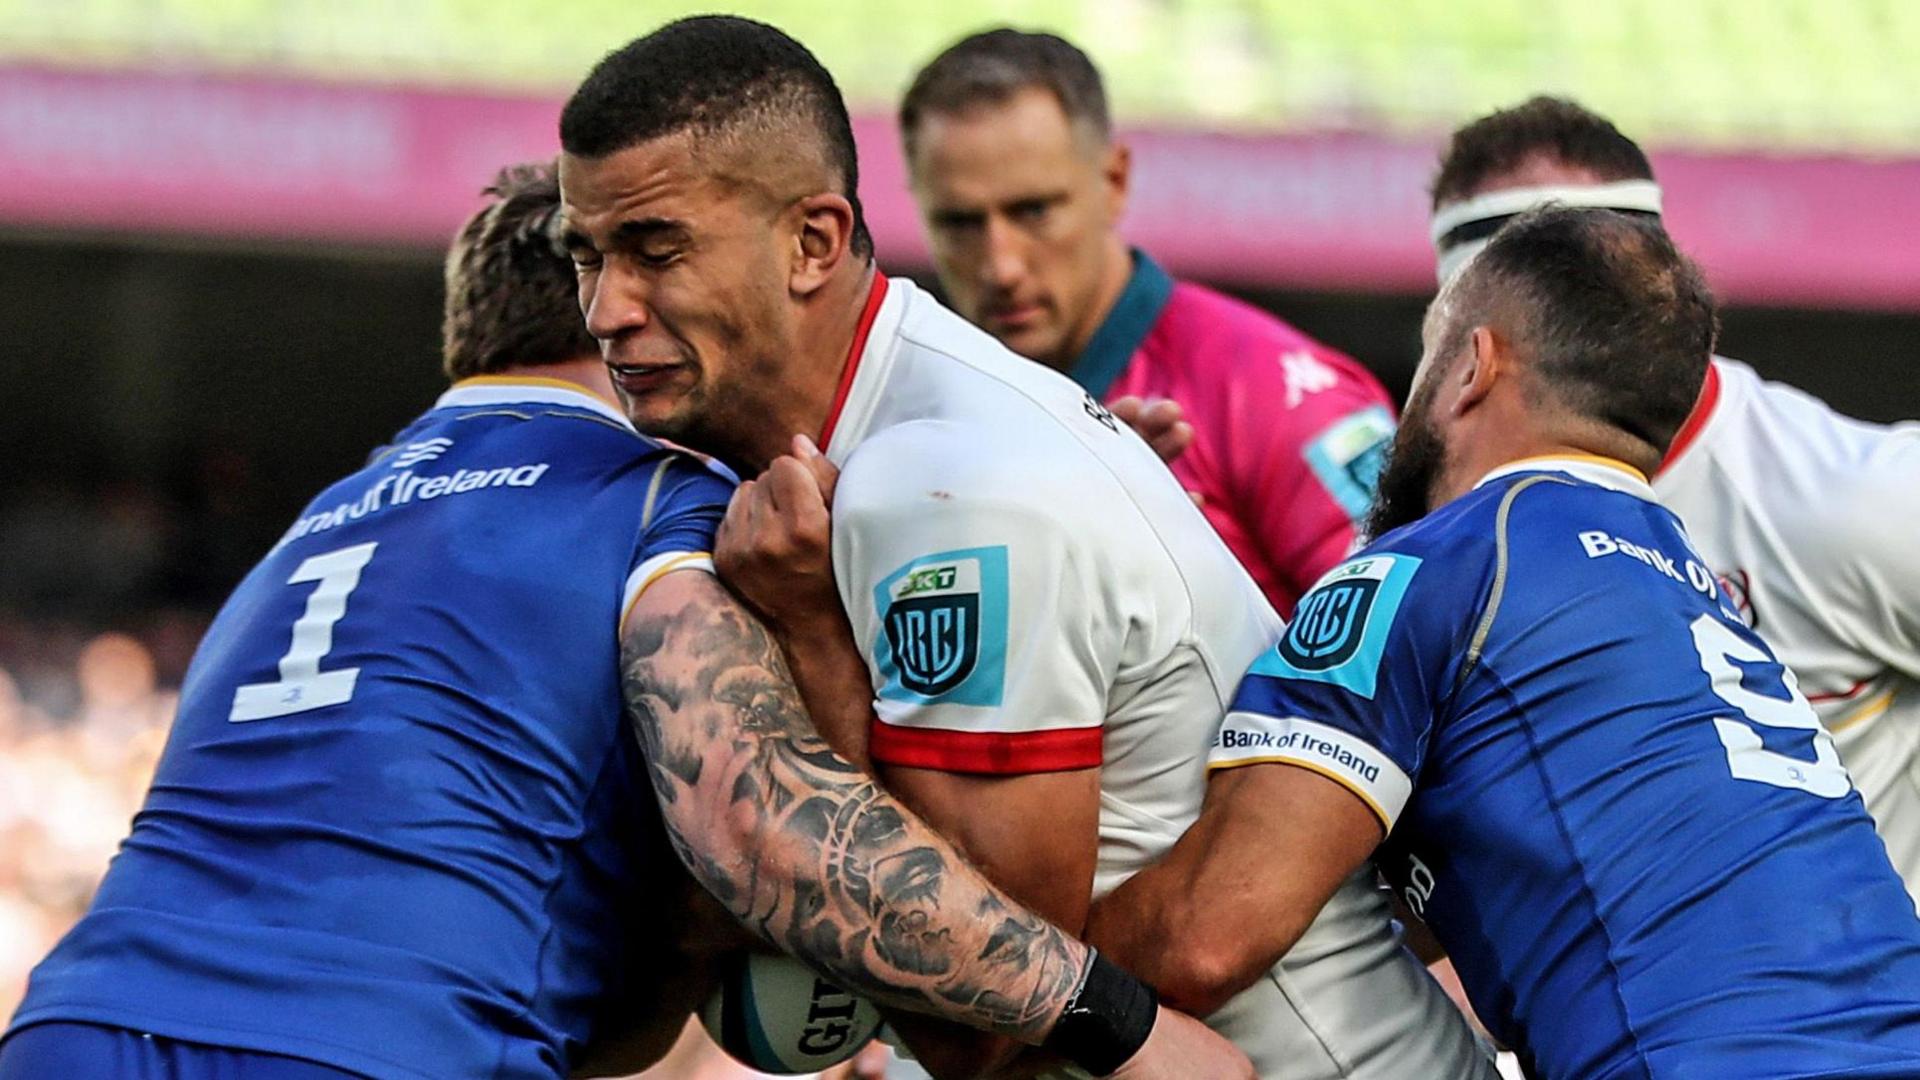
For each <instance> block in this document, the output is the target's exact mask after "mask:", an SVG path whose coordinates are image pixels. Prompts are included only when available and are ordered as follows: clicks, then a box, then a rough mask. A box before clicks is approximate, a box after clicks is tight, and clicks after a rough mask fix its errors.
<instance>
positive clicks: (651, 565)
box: [618, 551, 713, 632]
mask: <svg viewBox="0 0 1920 1080" xmlns="http://www.w3.org/2000/svg"><path fill="white" fill-rule="evenodd" d="M675 570H704V571H706V572H707V573H709V574H711V573H713V554H712V553H711V552H706V551H663V552H661V553H660V554H658V555H655V556H654V557H652V558H651V559H648V560H647V561H646V562H643V563H641V564H640V565H639V566H636V567H634V568H633V573H631V574H628V575H627V587H626V590H625V592H624V593H623V594H622V595H621V597H620V625H619V627H618V629H619V630H620V631H621V632H625V631H626V628H627V616H628V615H631V614H632V613H633V605H634V604H636V603H639V601H640V594H641V593H643V592H646V591H647V586H649V585H651V584H653V583H654V582H656V581H659V580H660V579H661V578H662V577H665V576H666V575H668V574H671V573H672V572H674V571H675Z"/></svg>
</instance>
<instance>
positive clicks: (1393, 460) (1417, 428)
mask: <svg viewBox="0 0 1920 1080" xmlns="http://www.w3.org/2000/svg"><path fill="white" fill-rule="evenodd" d="M1425 404H1426V402H1424V401H1410V402H1408V403H1407V411H1406V413H1405V414H1404V415H1403V416H1401V418H1400V430H1399V431H1397V432H1395V433H1394V436H1393V445H1392V446H1390V447H1388V449H1387V464H1386V467H1385V468H1384V469H1382V470H1381V471H1380V482H1379V484H1378V485H1377V486H1376V487H1375V489H1374V496H1373V506H1372V508H1371V509H1369V510H1368V511H1367V522H1366V525H1365V527H1364V531H1365V535H1364V536H1363V538H1362V539H1364V540H1365V541H1366V542H1367V543H1372V542H1374V541H1375V540H1378V539H1380V538H1381V537H1382V536H1385V535H1386V534H1387V533H1389V532H1392V531H1393V530H1395V529H1397V528H1399V527H1401V526H1402V525H1411V524H1413V523H1414V522H1416V521H1419V520H1420V519H1421V518H1423V517H1426V516H1427V514H1428V512H1430V511H1431V510H1432V509H1433V506H1432V502H1433V487H1434V483H1435V482H1436V481H1437V480H1439V478H1440V472H1441V470H1442V469H1443V468H1445V466H1446V462H1447V448H1446V444H1444V443H1442V442H1441V441H1440V436H1439V435H1438V434H1437V433H1436V432H1435V431H1434V430H1433V425H1432V424H1430V423H1428V422H1427V416H1426V412H1427V410H1426V409H1425V407H1424V406H1425Z"/></svg>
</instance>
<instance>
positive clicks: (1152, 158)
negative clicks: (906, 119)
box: [0, 67, 1920, 309]
mask: <svg viewBox="0 0 1920 1080" xmlns="http://www.w3.org/2000/svg"><path fill="white" fill-rule="evenodd" d="M558 106H559V102H558V100H557V99H555V98H551V97H505V96H491V95H486V94H477V93H461V92H441V91H430V90H422V89H418V88H394V87H382V86H355V85H342V84H332V83H309V82H299V81H293V80H286V79H275V78H231V77H212V76H204V75H193V74H174V73H160V72H156V73H91V72H77V71H65V70H53V69H39V68H22V67H15V68H4V67H0V227H11V228H32V229H40V230H44V229H54V230H63V229H79V230H88V231H95V232H97V231H103V230H105V231H131V232H139V233H146V234H176V235H177V234H189V235H213V236H222V237H265V238H270V239H275V240H280V241H296V242H298V241H304V240H312V241H316V242H326V243H339V242H346V243H374V244H384V245H412V246H437V245H438V244H440V243H442V242H443V241H444V240H445V239H446V238H447V237H448V236H449V235H450V233H451V231H452V230H453V228H454V227H455V226H456V225H457V224H458V223H459V221H460V220H461V218H462V217H463V216H464V215H465V214H466V213H467V212H468V211H469V210H470V209H471V208H472V207H473V206H474V205H475V204H476V200H477V194H478V191H479V188H480V187H481V186H482V185H483V184H484V183H485V182H486V180H487V179H488V178H489V177H490V176H491V175H492V173H493V171H494V170H495V169H496V168H497V167H498V166H499V165H501V164H503V163H506V162H510V161H518V160H524V159H528V158H534V157H539V156H542V155H546V154H550V153H552V152H553V149H554V146H555V134H554V119H555V115H556V113H557V111H558ZM855 127H856V133H857V135H858V137H859V139H860V142H861V148H862V164H863V168H864V172H865V175H864V177H863V182H862V185H861V192H862V196H863V198H864V200H865V202H866V205H867V208H868V213H869V216H870V218H871V220H872V224H873V231H874V234H875V237H876V240H877V242H878V244H879V247H880V250H881V253H882V255H883V256H884V257H885V258H886V259H887V260H888V261H889V262H892V263H895V264H898V265H916V264H921V263H924V261H925V244H924V242H923V241H922V239H921V235H920V229H919V224H918V221H917V220H916V218H915V215H914V211H913V206H912V203H911V201H910V199H909V197H908V193H907V190H906V185H905V173H904V169H903V165H902V162H901V160H900V151H899V144H898V141H897V139H896V138H895V137H894V134H893V131H892V128H891V124H890V121H889V119H888V118H887V117H886V116H885V115H884V114H880V115H871V116H864V117H861V118H858V119H857V120H856V122H855ZM1129 138H1130V139H1131V141H1132V143H1133V146H1134V160H1135V162H1136V174H1135V187H1134V194H1133V201H1132V204H1131V208H1130V212H1129V216H1128V230H1129V232H1130V234H1131V235H1132V236H1133V238H1134V239H1135V240H1137V241H1138V242H1139V243H1141V244H1143V245H1144V246H1146V247H1148V248H1149V249H1151V250H1152V251H1153V252H1154V253H1155V254H1156V255H1157V256H1159V257H1160V258H1161V259H1162V260H1163V261H1164V262H1166V263H1167V264H1168V265H1170V266H1171V267H1173V268H1174V269H1175V270H1176V271H1178V272H1180V273H1185V274H1188V275H1192V276H1196V277H1202V278H1208V279H1212V280H1217V281H1224V282H1230V283H1236V284H1244V285H1261V286H1271V287H1281V288H1302V289H1342V290H1345V289H1358V290H1367V291H1394V292H1406V291H1415V292H1418V291H1424V290H1425V289H1428V288H1430V287H1431V284H1432V280H1433V277H1432V257H1431V254H1430V252H1429V251H1428V248H1427V242H1426V202H1425V189H1426V185H1427V183H1428V181H1429V179H1430V174H1431V170H1432V168H1433V160H1434V153H1435V149H1436V147H1437V145H1438V142H1437V140H1433V139H1407V138H1395V137H1388V136H1382V135H1372V134H1356V133H1325V134H1289V135H1263V136H1253V137H1248V136H1232V135H1222V134H1210V133H1204V132H1195V131H1177V130H1141V131H1135V132H1132V133H1130V135H1129ZM1656 164H1657V167H1658V169H1659V172H1660V175H1661V179H1662V181H1663V183H1664V184H1665V186H1666V189H1667V207H1668V219H1669V222H1670V224H1671V227H1672V229H1673V231H1674V233H1675V235H1676V236H1677V237H1679V239H1680V240H1681V241H1682V243H1683V245H1684V246H1685V247H1686V248H1687V249H1688V250H1689V251H1691V252H1692V253H1693V254H1694V255H1695V256H1696V257H1697V258H1699V259H1700V260H1701V261H1702V262H1703V263H1704V264H1705V265H1706V267H1707V269H1708V271H1709V273H1710V275H1711V277H1712V279H1713V281H1714V283H1715V285H1716V286H1717V287H1718V288H1719V290H1720V291H1721V293H1722V294H1723V295H1725V296H1726V297H1727V298H1729V299H1733V300H1738V301H1742V302H1747V303H1779V304H1808V305H1822V306H1824V305H1844V306H1859V307H1880V308H1895V309H1920V160H1898V161H1864V160H1856V159H1845V158H1804V157H1802V158H1788V157H1770V156H1766V155H1762V154H1696V153H1685V152H1672V153H1663V154H1660V155H1658V157H1657V161H1656Z"/></svg>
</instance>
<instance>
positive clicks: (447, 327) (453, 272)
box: [440, 162, 600, 380]
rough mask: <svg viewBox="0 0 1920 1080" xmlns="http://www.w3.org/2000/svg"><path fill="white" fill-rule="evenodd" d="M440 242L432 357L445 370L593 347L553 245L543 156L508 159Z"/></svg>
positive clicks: (565, 263)
mask: <svg viewBox="0 0 1920 1080" xmlns="http://www.w3.org/2000/svg"><path fill="white" fill-rule="evenodd" d="M484 194H486V195H487V196H489V197H491V198H492V200H493V201H492V202H489V203H488V204H487V205H486V207H485V208H483V209H481V210H480V211H479V212H478V213H476V214H474V215H473V216H472V217H470V218H468V219H467V223H466V224H465V225H462V226H461V227H460V232H459V234H458V235H456V236H455V237H454V240H453V247H452V249H451V250H449V251H448V252H447V265H446V283H447V299H446V306H445V309H444V312H443V317H442V320H441V323H440V362H441V366H442V367H443V368H444V369H445V370H446V373H447V377H448V378H450V379H454V380H459V379H469V378H472V377H473V376H475V375H487V374H491V373H493V372H496V371H500V370H502V369H504V368H509V367H524V366H533V365H541V364H559V363H564V362H566V361H568V360H577V359H580V358H581V357H582V356H592V355H598V354H599V351H600V347H599V345H598V344H597V343H596V342H595V341H594V340H593V337H592V335H590V334H588V333H587V326H586V320H585V319H584V318H582V317H581V314H580V300H579V286H578V284H577V283H576V281H575V278H574V272H573V260H572V259H570V258H569V257H568V256H567V253H566V249H565V248H563V247H562V246H561V245H560V232H559V230H560V185H559V182H558V181H557V180H556V179H555V175H554V167H553V163H552V162H539V163H531V164H525V165H510V166H508V167H507V168H505V169H502V170H500V175H499V176H497V177H495V178H494V181H493V183H492V184H491V185H489V186H488V187H487V189H486V190H485V192H484Z"/></svg>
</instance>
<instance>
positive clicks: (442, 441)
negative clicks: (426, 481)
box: [393, 437, 453, 469]
mask: <svg viewBox="0 0 1920 1080" xmlns="http://www.w3.org/2000/svg"><path fill="white" fill-rule="evenodd" d="M452 448H453V440H452V439H448V438H439V437H436V438H432V439H423V440H421V441H420V442H410V443H408V444H407V445H405V446H403V447H401V448H400V452H399V453H397V454H395V455H393V467H394V468H396V469H410V468H412V467H413V466H415V465H418V464H420V463H421V462H423V461H432V460H433V459H434V458H437V457H439V456H440V455H441V454H444V453H446V452H447V451H448V450H450V449H452Z"/></svg>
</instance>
